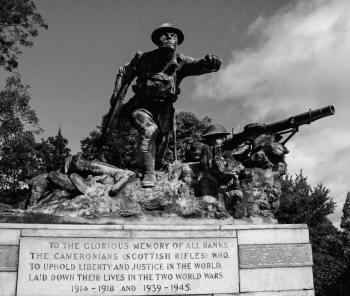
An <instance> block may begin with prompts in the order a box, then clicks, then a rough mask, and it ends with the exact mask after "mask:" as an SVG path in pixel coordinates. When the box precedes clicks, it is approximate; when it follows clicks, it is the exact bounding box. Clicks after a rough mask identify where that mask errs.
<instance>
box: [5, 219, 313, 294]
mask: <svg viewBox="0 0 350 296" xmlns="http://www.w3.org/2000/svg"><path fill="white" fill-rule="evenodd" d="M0 288H1V295H3V296H34V295H35V296H41V295H42V296H58V295H60V296H73V295H86V296H92V295H214V294H215V295H216V294H217V295H219V294H221V295H246V296H267V295H272V296H273V295H281V296H301V295H302V296H311V295H314V290H313V279H312V253H311V245H310V243H309V234H308V229H307V227H306V226H305V225H287V224H285V225H276V224H274V225H232V224H224V222H221V223H220V221H218V222H217V223H213V222H212V221H211V222H210V223H205V221H203V224H191V223H189V224H188V225H172V224H167V225H164V224H163V225H160V224H159V225H157V224H153V225H145V224H120V225H67V224H51V225H50V224H45V225H43V224H41V225H39V224H12V223H3V224H0Z"/></svg>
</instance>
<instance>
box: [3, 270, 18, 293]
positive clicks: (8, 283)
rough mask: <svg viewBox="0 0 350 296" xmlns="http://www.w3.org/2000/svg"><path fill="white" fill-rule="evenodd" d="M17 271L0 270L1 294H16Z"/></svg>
mask: <svg viewBox="0 0 350 296" xmlns="http://www.w3.org/2000/svg"><path fill="white" fill-rule="evenodd" d="M16 280H17V272H0V287H1V296H16Z"/></svg>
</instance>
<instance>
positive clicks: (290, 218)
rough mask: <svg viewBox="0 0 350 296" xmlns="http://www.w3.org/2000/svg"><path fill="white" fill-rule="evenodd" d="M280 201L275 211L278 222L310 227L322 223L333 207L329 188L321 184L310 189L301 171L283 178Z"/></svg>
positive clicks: (333, 203)
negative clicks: (303, 224)
mask: <svg viewBox="0 0 350 296" xmlns="http://www.w3.org/2000/svg"><path fill="white" fill-rule="evenodd" d="M280 203H281V204H280V207H279V210H278V211H277V213H276V217H277V219H278V221H279V222H280V223H306V224H307V225H308V226H310V227H315V226H317V225H318V224H320V223H323V222H324V219H325V218H326V216H327V215H329V214H331V213H333V211H334V209H335V202H334V201H333V200H332V198H331V197H330V196H329V189H328V188H326V187H324V186H323V185H322V184H318V185H316V186H315V187H314V189H312V188H311V186H310V185H309V184H308V181H307V177H305V176H303V173H302V172H300V173H299V174H298V175H296V176H295V178H293V177H292V176H286V178H285V179H284V180H283V182H282V194H281V198H280Z"/></svg>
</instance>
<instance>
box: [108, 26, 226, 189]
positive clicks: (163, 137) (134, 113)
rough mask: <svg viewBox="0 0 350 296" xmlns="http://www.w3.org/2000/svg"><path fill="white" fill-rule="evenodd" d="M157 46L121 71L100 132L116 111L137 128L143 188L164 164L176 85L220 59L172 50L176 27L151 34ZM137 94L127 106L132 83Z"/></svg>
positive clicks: (178, 39) (179, 37)
mask: <svg viewBox="0 0 350 296" xmlns="http://www.w3.org/2000/svg"><path fill="white" fill-rule="evenodd" d="M151 38H152V41H153V43H155V44H156V45H157V46H158V48H157V49H155V50H153V51H149V52H145V53H142V52H140V51H138V52H137V53H136V55H135V56H134V58H133V59H132V60H131V61H130V63H128V64H126V65H125V66H123V67H121V68H120V69H119V72H118V74H117V79H116V82H115V89H114V92H113V95H112V98H111V109H110V112H109V114H108V115H107V120H106V123H105V124H104V127H103V131H102V140H103V139H105V138H106V135H108V134H109V133H110V130H111V129H112V127H113V126H115V125H117V124H118V120H119V117H120V116H119V114H120V112H122V113H121V115H123V116H127V117H128V118H129V119H130V121H131V123H132V124H133V125H134V127H135V128H136V129H137V131H138V145H137V154H138V157H139V164H140V168H141V170H142V174H143V181H142V186H143V187H154V186H155V181H156V177H155V169H158V168H160V167H162V165H163V158H164V155H165V152H166V150H167V147H168V141H169V134H170V132H171V130H174V129H173V126H174V107H173V103H174V102H175V101H176V100H177V97H178V95H179V94H180V88H179V86H180V83H181V81H182V79H184V78H185V77H186V76H191V75H201V74H205V73H210V72H216V71H218V70H219V68H220V65H221V60H220V59H219V58H218V57H217V56H214V55H212V54H208V55H206V56H205V57H204V58H200V59H194V58H192V57H188V56H185V55H183V54H179V53H176V48H177V46H178V45H180V44H181V43H182V42H183V40H184V34H183V33H182V31H181V30H180V29H178V28H176V27H175V26H174V25H172V24H169V23H165V24H163V25H161V26H160V27H159V28H157V29H156V30H154V32H153V33H152V37H151ZM135 78H136V83H135V84H134V85H133V86H132V90H133V92H134V93H135V95H134V96H133V97H132V98H131V99H130V100H129V101H128V102H127V103H126V104H125V101H124V99H125V94H126V92H127V90H128V87H129V85H130V84H131V82H132V81H133V80H134V79H135Z"/></svg>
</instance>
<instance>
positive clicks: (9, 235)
mask: <svg viewBox="0 0 350 296" xmlns="http://www.w3.org/2000/svg"><path fill="white" fill-rule="evenodd" d="M0 225H1V224H0ZM20 234H21V230H20V229H3V228H1V227H0V245H18V243H19V236H20Z"/></svg>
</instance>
